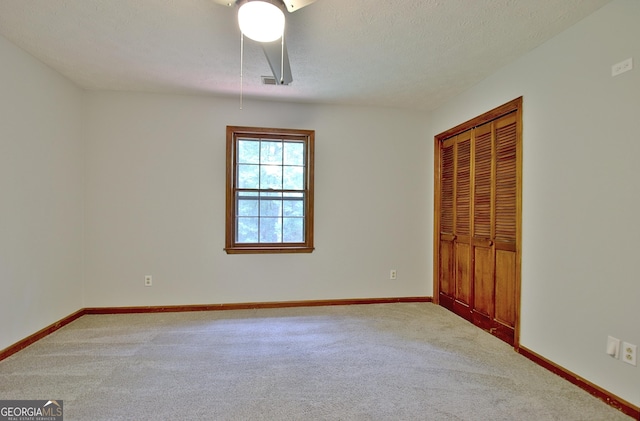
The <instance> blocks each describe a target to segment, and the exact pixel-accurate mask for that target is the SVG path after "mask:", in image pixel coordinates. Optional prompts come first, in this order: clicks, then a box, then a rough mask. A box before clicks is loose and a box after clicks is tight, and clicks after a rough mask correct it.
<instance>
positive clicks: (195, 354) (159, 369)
mask: <svg viewBox="0 0 640 421" xmlns="http://www.w3.org/2000/svg"><path fill="white" fill-rule="evenodd" d="M0 399H51V400H53V399H58V400H63V402H64V419H65V421H72V420H83V421H84V420H87V421H99V420H110V421H111V420H139V421H144V420H436V421H439V420H443V421H444V420H510V421H511V420H535V421H541V420H562V421H570V420H576V421H577V420H581V421H583V420H584V421H591V420H594V421H600V420H602V421H605V420H606V421H614V420H625V421H628V420H630V419H631V418H630V417H628V416H626V415H624V414H623V413H621V412H619V411H617V410H616V409H614V408H612V407H610V406H608V405H607V404H605V403H604V402H602V401H600V400H599V399H597V398H595V397H593V396H591V395H589V394H588V393H587V392H585V391H583V390H582V389H580V388H578V387H576V386H574V385H572V384H571V383H569V382H567V381H566V380H564V379H561V378H560V377H558V376H556V375H554V374H552V373H550V372H549V371H547V370H545V369H544V368H542V367H539V366H537V365H536V364H534V363H533V362H531V361H530V360H528V359H527V358H525V357H523V356H522V355H519V354H517V353H516V352H514V350H513V349H512V348H511V347H510V346H508V345H507V344H505V343H503V342H502V341H500V340H498V339H496V338H494V337H493V336H491V335H489V334H488V333H486V332H484V331H482V330H480V329H478V328H476V327H474V326H473V325H471V324H470V323H468V322H466V321H464V320H462V319H461V318H459V317H458V316H456V315H454V314H452V313H450V312H448V311H446V310H445V309H443V308H441V307H439V306H436V305H433V304H428V303H401V304H376V305H353V306H331V307H308V308H283V309H257V310H233V311H208V312H184V313H150V314H149V313H147V314H118V315H85V316H82V317H81V318H79V319H77V320H75V321H74V322H72V323H70V324H68V325H67V326H65V327H63V328H62V329H60V330H58V331H56V332H54V333H53V334H51V335H49V336H47V337H45V338H43V339H42V340H40V341H38V342H36V343H35V344H33V345H31V346H29V347H27V348H25V349H24V350H22V351H20V352H18V353H16V354H14V355H12V356H11V357H9V358H7V359H5V360H3V361H0Z"/></svg>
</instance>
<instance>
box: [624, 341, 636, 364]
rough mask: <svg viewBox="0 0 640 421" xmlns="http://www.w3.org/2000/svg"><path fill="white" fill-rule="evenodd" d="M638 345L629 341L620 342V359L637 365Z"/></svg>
mask: <svg viewBox="0 0 640 421" xmlns="http://www.w3.org/2000/svg"><path fill="white" fill-rule="evenodd" d="M637 357H638V347H637V346H635V345H634V344H630V343H629V342H623V343H622V361H624V362H625V363H627V364H631V365H637Z"/></svg>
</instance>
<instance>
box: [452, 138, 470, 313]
mask: <svg viewBox="0 0 640 421" xmlns="http://www.w3.org/2000/svg"><path fill="white" fill-rule="evenodd" d="M471 134H472V131H471V130H469V131H467V132H464V133H462V134H459V135H458V136H457V139H456V170H455V173H456V183H455V191H456V195H455V197H456V201H455V203H456V206H455V239H454V252H455V285H456V288H455V295H454V299H455V300H454V303H453V304H454V311H455V312H456V313H458V314H459V315H461V316H462V317H464V318H466V319H470V318H471V299H472V291H471Z"/></svg>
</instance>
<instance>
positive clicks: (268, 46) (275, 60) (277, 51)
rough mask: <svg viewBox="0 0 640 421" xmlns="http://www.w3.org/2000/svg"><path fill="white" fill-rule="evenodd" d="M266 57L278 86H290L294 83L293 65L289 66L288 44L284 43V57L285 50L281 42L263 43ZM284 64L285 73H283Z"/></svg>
mask: <svg viewBox="0 0 640 421" xmlns="http://www.w3.org/2000/svg"><path fill="white" fill-rule="evenodd" d="M261 44H262V49H263V50H264V55H265V56H266V57H267V61H268V62H269V67H271V72H272V73H273V77H274V78H275V79H276V83H277V84H278V85H288V84H290V83H291V82H292V81H293V76H292V75H291V65H290V64H289V54H288V53H287V43H286V41H285V42H284V57H283V56H282V53H283V48H282V44H281V41H280V40H277V41H273V42H262V43H261ZM283 63H284V71H281V69H282V68H283V66H282V65H283Z"/></svg>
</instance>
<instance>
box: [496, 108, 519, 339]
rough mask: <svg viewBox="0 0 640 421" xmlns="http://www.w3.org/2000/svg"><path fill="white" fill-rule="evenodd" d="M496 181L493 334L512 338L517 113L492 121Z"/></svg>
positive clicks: (514, 283)
mask: <svg viewBox="0 0 640 421" xmlns="http://www.w3.org/2000/svg"><path fill="white" fill-rule="evenodd" d="M494 124H495V138H496V181H495V240H494V243H495V250H496V251H495V321H496V322H497V323H498V325H497V329H498V331H497V332H496V334H497V335H498V336H499V337H501V338H502V339H505V340H508V339H509V338H510V339H511V342H512V341H513V334H514V326H515V322H516V270H517V267H516V261H517V247H516V241H517V226H518V224H517V216H518V209H517V206H518V204H517V197H518V149H517V148H518V139H517V126H516V114H515V113H511V114H508V115H506V116H504V117H501V118H499V119H498V120H496V121H495V122H494Z"/></svg>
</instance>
